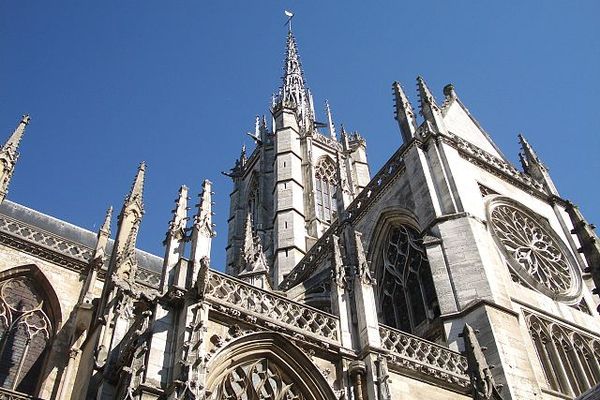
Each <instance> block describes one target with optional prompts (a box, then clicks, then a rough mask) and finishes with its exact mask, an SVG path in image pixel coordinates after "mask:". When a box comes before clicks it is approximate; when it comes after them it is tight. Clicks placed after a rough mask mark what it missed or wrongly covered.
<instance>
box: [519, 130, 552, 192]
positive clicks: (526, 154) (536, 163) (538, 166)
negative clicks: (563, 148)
mask: <svg viewBox="0 0 600 400" xmlns="http://www.w3.org/2000/svg"><path fill="white" fill-rule="evenodd" d="M518 136H519V143H520V144H521V152H520V153H519V159H520V161H521V166H522V167H523V171H524V172H525V173H526V174H528V175H529V176H531V177H532V178H533V179H535V180H537V181H538V182H540V183H541V184H543V185H544V186H545V187H546V189H547V190H548V192H549V193H550V194H553V195H555V196H558V190H557V189H556V186H555V185H554V182H553V181H552V178H550V173H549V170H548V168H546V166H545V165H544V164H543V163H542V161H541V160H540V158H539V157H538V156H537V154H536V152H535V151H534V150H533V147H531V145H530V144H529V142H528V141H527V139H525V136H523V135H522V134H519V135H518Z"/></svg>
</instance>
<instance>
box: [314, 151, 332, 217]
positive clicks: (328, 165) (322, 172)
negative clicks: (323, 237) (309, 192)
mask: <svg viewBox="0 0 600 400" xmlns="http://www.w3.org/2000/svg"><path fill="white" fill-rule="evenodd" d="M335 171H336V166H335V163H334V162H333V160H331V159H330V158H329V157H325V158H323V159H322V160H321V161H320V162H319V163H318V164H317V167H316V168H315V206H316V212H317V218H319V219H320V220H323V221H327V222H331V220H332V219H333V217H334V212H335V207H336V204H335V200H334V198H333V197H334V195H335V191H336V187H337V179H336V173H335Z"/></svg>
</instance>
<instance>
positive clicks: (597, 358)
mask: <svg viewBox="0 0 600 400" xmlns="http://www.w3.org/2000/svg"><path fill="white" fill-rule="evenodd" d="M526 321H527V323H528V325H529V332H530V334H531V338H532V341H533V345H534V348H535V351H536V353H537V355H538V359H539V361H540V364H541V367H542V370H543V371H544V374H545V375H546V380H547V382H548V385H549V387H550V389H552V390H555V391H557V392H561V393H564V394H567V395H569V396H576V395H580V394H581V393H583V392H585V391H586V390H588V389H589V388H591V387H593V386H595V385H597V384H598V383H600V342H599V341H598V340H597V339H593V338H591V337H589V336H586V335H584V334H582V333H578V332H574V331H573V330H572V329H570V328H569V327H568V326H566V325H564V326H563V325H562V324H558V323H556V322H551V321H549V320H546V319H545V318H542V317H538V316H536V315H532V314H528V313H526Z"/></svg>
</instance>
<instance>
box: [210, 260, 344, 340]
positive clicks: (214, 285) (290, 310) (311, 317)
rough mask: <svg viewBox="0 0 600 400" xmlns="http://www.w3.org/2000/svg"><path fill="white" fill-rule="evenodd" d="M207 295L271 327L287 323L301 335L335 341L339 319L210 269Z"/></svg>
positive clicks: (286, 324)
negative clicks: (266, 322) (301, 333)
mask: <svg viewBox="0 0 600 400" xmlns="http://www.w3.org/2000/svg"><path fill="white" fill-rule="evenodd" d="M206 297H208V298H210V299H212V300H213V301H216V302H217V303H221V304H224V305H226V306H229V307H230V308H233V310H234V311H236V312H237V313H238V314H239V315H240V316H241V313H242V312H245V313H247V312H250V313H251V314H253V315H254V316H256V317H257V318H261V319H264V320H267V321H269V322H270V323H271V324H273V325H274V326H277V325H283V326H290V327H292V328H296V329H300V330H302V331H304V332H303V334H312V335H316V336H320V337H323V338H326V339H329V340H330V341H335V342H337V341H338V325H339V322H338V319H337V318H336V317H334V316H333V315H329V314H326V313H324V312H322V311H319V310H317V309H314V308H312V307H307V306H305V305H302V304H300V303H296V302H293V301H290V300H288V299H286V298H285V297H282V296H279V295H276V294H274V293H272V292H269V291H266V290H261V289H258V288H256V287H254V286H252V285H249V284H246V283H244V282H241V281H238V280H236V279H233V278H230V277H227V276H225V275H223V274H220V273H218V272H216V271H211V273H210V275H209V280H208V286H207V289H206ZM230 314H231V313H230Z"/></svg>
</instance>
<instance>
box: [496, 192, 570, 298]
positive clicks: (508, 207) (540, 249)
mask: <svg viewBox="0 0 600 400" xmlns="http://www.w3.org/2000/svg"><path fill="white" fill-rule="evenodd" d="M488 220H489V222H490V226H491V227H492V230H493V232H494V236H495V239H496V242H497V243H498V245H499V246H500V248H501V249H502V251H503V252H504V254H505V256H506V258H507V261H508V262H509V265H510V266H511V267H512V269H513V270H515V272H516V273H517V275H519V277H520V278H521V279H523V280H525V281H526V282H527V283H529V284H530V285H531V286H533V287H534V288H535V289H537V290H539V291H541V292H542V293H544V294H546V295H549V296H551V297H554V298H559V299H565V298H568V297H570V296H572V295H573V292H576V291H577V289H578V282H577V281H576V279H577V278H578V277H577V275H576V273H575V268H573V266H572V264H571V262H570V260H569V258H568V257H567V255H566V251H565V250H564V249H563V247H564V246H561V244H560V243H561V240H560V239H559V238H558V237H557V236H556V235H555V234H554V233H553V232H552V231H551V228H550V227H548V228H545V227H543V226H542V224H540V223H539V222H538V221H537V220H536V219H535V218H534V217H533V216H532V215H530V214H529V213H528V212H526V211H524V210H522V209H520V208H518V207H517V206H516V205H513V204H508V203H506V202H501V201H500V202H494V203H492V204H491V206H490V211H489V217H488Z"/></svg>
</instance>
